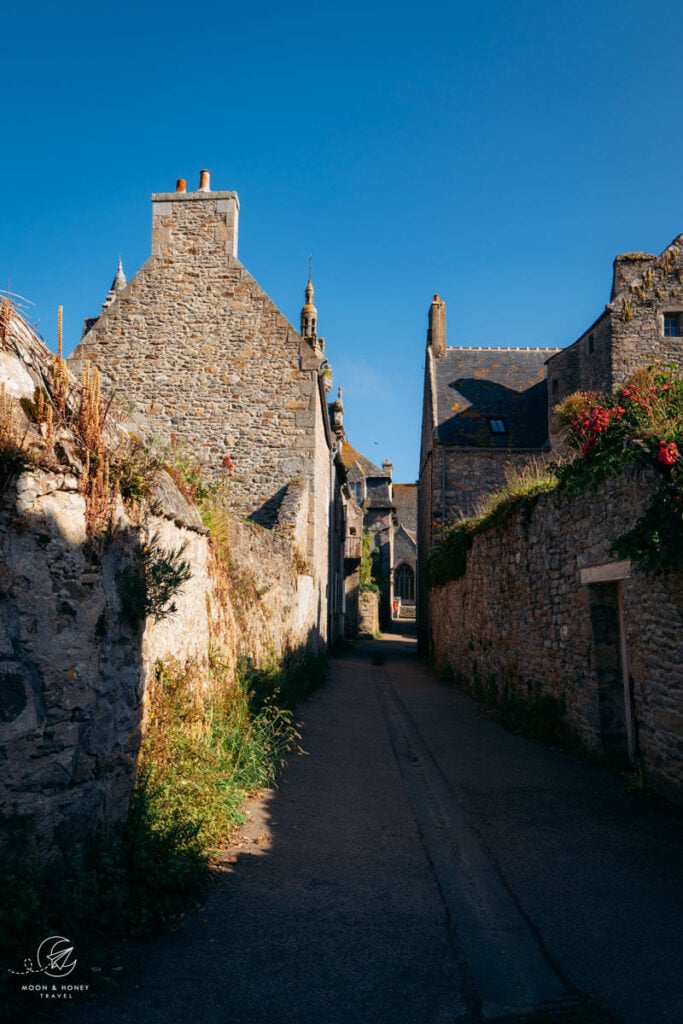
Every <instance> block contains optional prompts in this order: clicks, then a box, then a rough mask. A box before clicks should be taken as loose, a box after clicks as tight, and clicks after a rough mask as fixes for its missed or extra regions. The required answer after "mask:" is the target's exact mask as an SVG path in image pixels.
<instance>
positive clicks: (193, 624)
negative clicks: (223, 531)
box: [0, 315, 322, 854]
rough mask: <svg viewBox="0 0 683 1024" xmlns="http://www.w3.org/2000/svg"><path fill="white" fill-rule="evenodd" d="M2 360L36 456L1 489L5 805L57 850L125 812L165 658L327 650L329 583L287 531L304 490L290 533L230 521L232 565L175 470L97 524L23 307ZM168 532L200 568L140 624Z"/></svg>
mask: <svg viewBox="0 0 683 1024" xmlns="http://www.w3.org/2000/svg"><path fill="white" fill-rule="evenodd" d="M0 358H1V362H2V371H3V379H4V382H5V385H6V391H7V394H8V395H9V396H10V398H11V401H12V407H13V412H14V416H15V423H16V425H17V433H18V435H19V436H23V437H24V438H25V444H26V445H27V446H28V447H30V448H31V450H35V452H36V458H37V464H35V465H34V466H32V467H31V466H29V467H27V468H26V469H25V471H23V472H21V473H19V475H17V476H12V475H11V474H10V475H9V476H7V475H5V486H4V490H3V491H2V494H1V495H0V498H1V500H0V525H1V527H2V529H1V531H0V537H1V540H0V763H1V764H2V773H1V775H0V817H1V818H2V824H3V830H4V831H3V834H4V835H5V836H12V835H17V836H19V835H22V834H24V832H25V830H27V829H28V830H29V832H33V834H34V836H35V843H36V844H37V846H36V849H37V850H38V851H39V852H41V853H42V854H47V853H48V852H49V853H50V854H54V853H55V851H58V850H60V849H61V850H68V848H69V847H70V845H71V844H72V843H73V842H75V841H77V840H78V838H79V836H82V835H83V834H84V833H85V832H87V831H88V830H89V829H90V828H92V827H94V826H96V825H98V824H100V823H105V822H106V823H116V822H120V821H123V820H124V819H125V817H126V814H127V811H128V805H129V800H130V796H131V793H132V787H133V784H134V779H135V770H136V759H137V754H138V750H139V745H140V739H141V734H142V730H143V728H144V716H145V707H146V695H147V692H148V686H147V684H148V681H149V679H150V677H151V676H152V674H153V673H154V669H155V664H156V662H157V660H158V659H161V660H164V661H178V662H180V663H181V664H185V663H186V662H188V661H192V662H194V663H195V664H196V665H198V666H200V667H202V666H203V667H204V669H205V672H204V677H205V681H206V685H207V686H209V685H210V676H209V673H208V670H207V665H208V658H209V649H210V648H213V650H218V651H220V654H221V657H222V660H223V661H224V662H226V663H227V664H229V665H235V664H236V662H237V659H238V658H239V657H246V658H249V659H250V660H252V661H253V662H254V663H256V664H257V665H258V664H263V663H271V662H272V660H273V659H278V658H279V657H281V656H282V655H283V654H285V652H289V651H294V652H296V651H300V650H302V649H304V648H311V649H313V650H317V649H320V646H321V643H322V637H321V636H320V633H319V631H318V628H317V622H318V612H319V595H318V592H317V589H316V586H315V583H314V579H313V576H312V575H311V574H310V572H307V571H306V570H307V566H306V565H305V564H303V560H302V559H301V557H300V556H298V555H297V550H296V548H295V545H294V544H293V543H292V541H291V540H290V539H289V538H288V536H287V533H288V532H291V531H296V529H297V518H298V517H300V516H301V515H306V514H307V507H306V505H305V503H304V504H302V502H301V500H300V498H301V494H299V495H298V496H297V493H296V489H295V488H294V489H291V490H290V492H289V494H288V499H287V501H285V503H283V509H282V512H283V517H282V529H281V531H278V532H271V531H268V530H264V529H263V528H262V527H259V526H257V525H255V524H252V523H248V522H244V521H242V520H240V519H237V518H234V519H233V520H232V521H231V523H230V526H229V538H228V545H229V551H230V563H231V568H230V571H229V572H227V573H226V571H225V570H224V569H222V568H221V565H220V563H219V562H218V560H217V558H216V557H215V554H214V553H213V550H212V548H211V545H210V543H209V538H208V536H207V532H206V530H205V529H204V527H203V525H202V521H201V518H200V516H199V513H198V512H197V509H196V508H195V507H194V506H193V505H191V504H190V503H189V502H188V501H187V500H186V498H185V497H184V496H183V495H182V494H181V493H180V492H179V491H178V490H177V489H176V487H175V485H174V483H173V482H172V480H171V479H170V477H169V476H168V475H167V474H166V473H165V472H163V471H161V472H159V473H158V474H157V476H156V477H155V479H154V481H153V483H152V492H151V495H150V498H149V501H148V502H146V503H143V504H142V505H140V504H137V505H133V506H130V505H128V504H126V505H124V503H123V502H122V501H121V500H120V498H119V499H116V500H115V505H114V507H113V517H112V528H111V530H110V531H109V532H107V533H106V534H105V535H102V536H100V537H97V538H91V537H89V536H88V533H87V528H86V502H85V499H84V497H83V494H82V492H81V489H80V487H79V473H80V471H81V469H82V466H80V464H79V455H78V443H77V442H75V440H74V438H73V437H71V436H70V434H69V430H68V429H67V428H65V427H61V428H60V429H59V432H58V435H57V444H56V446H55V453H56V458H55V455H50V451H49V445H46V442H45V441H44V440H41V438H40V432H39V431H38V428H37V426H36V425H35V424H31V423H30V422H29V421H28V420H26V419H25V418H24V415H23V412H22V410H21V407H20V405H19V400H21V399H24V400H30V399H32V398H33V394H34V389H35V387H36V386H37V385H38V386H41V385H45V384H46V383H47V382H49V376H50V371H49V366H50V362H51V356H50V353H48V352H47V350H46V349H45V348H44V346H43V345H42V343H41V342H40V341H38V339H37V338H35V336H33V335H32V334H31V332H30V330H29V328H28V327H27V325H26V324H25V323H24V322H23V321H22V320H21V318H19V317H18V316H16V315H13V317H12V320H11V322H10V325H9V329H8V330H7V332H6V336H5V338H4V341H3V343H2V351H1V352H0ZM113 433H115V432H113ZM153 536H156V537H157V542H158V544H159V545H160V547H161V549H162V550H164V551H169V550H177V549H178V548H180V547H181V546H185V549H184V557H185V558H186V559H187V560H188V562H189V564H190V569H191V578H190V579H189V580H188V581H187V582H186V583H185V584H184V586H183V588H182V590H181V591H180V592H179V593H178V595H177V596H176V598H175V601H176V605H177V611H176V612H175V613H174V614H173V615H171V616H169V617H168V618H165V619H160V620H159V621H156V620H155V619H154V617H153V616H149V617H148V618H147V619H146V621H145V622H144V623H141V624H136V623H132V622H131V621H130V619H129V617H128V616H127V614H126V606H127V598H126V589H125V584H124V582H123V581H124V580H125V573H126V570H127V569H130V567H131V566H132V565H133V564H134V560H135V552H136V551H137V550H139V548H140V545H141V544H145V543H148V542H149V539H150V538H151V537H153Z"/></svg>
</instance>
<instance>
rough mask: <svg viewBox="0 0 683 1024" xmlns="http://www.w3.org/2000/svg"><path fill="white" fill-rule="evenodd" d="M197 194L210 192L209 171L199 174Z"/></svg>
mask: <svg viewBox="0 0 683 1024" xmlns="http://www.w3.org/2000/svg"><path fill="white" fill-rule="evenodd" d="M198 191H199V192H210V191H211V171H200V172H199V189H198Z"/></svg>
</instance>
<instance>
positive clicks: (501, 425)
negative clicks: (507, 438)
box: [489, 419, 508, 434]
mask: <svg viewBox="0 0 683 1024" xmlns="http://www.w3.org/2000/svg"><path fill="white" fill-rule="evenodd" d="M489 427H490V428H491V433H492V434H507V432H508V428H507V427H506V426H505V420H500V419H490V420H489Z"/></svg>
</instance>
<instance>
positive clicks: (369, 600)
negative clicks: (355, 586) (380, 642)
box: [358, 590, 379, 636]
mask: <svg viewBox="0 0 683 1024" xmlns="http://www.w3.org/2000/svg"><path fill="white" fill-rule="evenodd" d="M358 632H359V633H360V635H361V636H376V635H377V633H379V595H378V594H376V593H375V592H374V591H372V590H361V591H360V593H359V595H358Z"/></svg>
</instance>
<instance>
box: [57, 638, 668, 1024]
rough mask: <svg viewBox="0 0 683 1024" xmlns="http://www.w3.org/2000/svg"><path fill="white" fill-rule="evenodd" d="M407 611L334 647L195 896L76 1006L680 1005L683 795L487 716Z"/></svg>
mask: <svg viewBox="0 0 683 1024" xmlns="http://www.w3.org/2000/svg"><path fill="white" fill-rule="evenodd" d="M397 629H399V630H401V632H396V633H394V634H392V635H386V636H385V637H384V638H383V639H382V640H377V641H369V642H367V643H365V644H362V645H359V647H358V648H357V649H356V650H353V651H351V652H349V653H346V654H344V655H342V656H341V657H339V658H337V659H335V660H334V661H333V662H332V663H331V668H330V676H329V682H328V683H327V685H326V686H325V687H324V688H323V689H321V690H320V691H319V692H318V693H316V694H314V695H313V697H312V698H311V699H309V700H308V701H307V702H306V703H305V704H304V705H303V706H302V707H301V708H300V712H299V718H300V720H301V722H302V726H301V734H302V739H301V745H302V749H303V751H304V753H302V754H300V755H294V756H292V757H291V758H290V761H289V764H288V768H287V770H286V772H285V774H284V777H283V779H282V780H281V783H280V786H279V788H278V789H274V790H272V791H270V792H268V793H266V794H265V795H263V796H262V797H261V798H259V799H254V800H252V801H251V803H250V806H249V814H250V818H249V820H248V822H247V824H246V826H245V827H244V829H243V830H242V833H241V836H240V837H239V838H238V840H237V841H236V843H235V845H234V846H233V847H232V848H231V849H230V850H229V851H228V852H227V854H226V857H225V870H224V871H223V872H221V875H220V877H219V878H218V879H217V880H216V881H215V882H213V883H212V886H211V889H210V893H209V898H208V900H207V902H206V905H205V906H204V907H203V909H202V910H201V911H200V912H199V913H197V914H194V915H188V917H187V918H185V920H184V921H183V923H182V925H181V926H180V927H179V928H178V929H177V930H175V931H172V932H171V933H169V934H167V935H165V936H163V937H162V938H161V939H159V940H157V941H155V942H151V943H147V944H137V945H135V946H133V944H130V945H129V946H128V947H125V948H124V950H123V952H121V951H119V950H117V951H116V952H112V962H111V963H110V964H109V965H105V966H104V967H103V968H102V976H103V979H104V980H102V981H100V983H99V985H98V986H97V987H96V988H95V991H93V992H91V994H90V995H89V996H88V997H86V998H84V999H83V1000H81V1001H80V1002H79V1001H77V1000H75V1001H74V1002H72V1003H71V1004H70V1006H69V1008H68V1010H67V1009H65V1010H63V1011H62V1013H63V1014H64V1019H65V1020H67V1021H69V1022H73V1024H90V1022H95V1021H97V1022H98V1024H101V1022H105V1024H133V1022H135V1024H162V1022H163V1024H168V1022H173V1021H181V1020H193V1021H195V1022H197V1024H208V1022H212V1024H213V1022H220V1024H266V1022H267V1024H290V1022H294V1021H296V1022H305V1024H356V1022H359V1024H408V1022H410V1024H453V1022H456V1021H462V1022H468V1024H475V1022H484V1021H486V1022H493V1021H503V1020H505V1021H522V1020H525V1021H534V1022H537V1021H538V1022H560V1021H561V1022H562V1024H582V1022H584V1024H601V1022H605V1024H610V1022H611V1024H677V1022H679V1021H680V1019H681V1007H682V1006H683V949H682V945H681V937H680V922H681V920H682V919H683V877H682V872H681V864H682V863H683V829H682V828H681V814H680V812H679V811H678V810H676V809H675V808H672V807H670V806H668V805H667V804H665V803H664V802H662V801H658V800H655V799H653V798H650V797H648V796H645V795H643V794H636V793H632V792H629V791H628V790H627V787H626V785H625V782H624V780H623V779H622V778H621V777H620V776H619V775H618V774H616V773H614V774H612V773H609V772H607V771H606V770H604V769H603V768H600V767H597V766H594V765H592V764H590V763H588V762H586V761H582V760H580V759H578V758H577V757H575V756H574V755H572V754H568V753H565V752H563V751H561V750H558V749H556V748H553V747H551V746H547V745H545V744H542V743H538V742H535V741H530V740H527V739H524V738H522V737H520V736H517V735H514V734H512V733H510V732H507V731H505V730H504V729H503V728H501V727H500V726H499V725H498V724H496V723H494V722H491V721H487V720H484V719H482V718H480V717H479V715H478V713H477V708H476V706H475V705H474V704H473V703H472V702H471V701H470V700H468V699H467V698H465V697H464V696H462V695H461V694H460V693H459V692H458V691H457V690H456V689H455V688H454V686H453V684H452V683H449V682H446V681H443V680H441V679H439V678H438V677H437V676H436V675H435V673H434V672H433V670H432V669H430V668H429V667H427V666H425V665H424V664H422V663H421V662H419V661H418V659H417V655H416V649H415V641H414V637H413V636H411V635H410V632H409V631H410V629H411V626H410V625H405V626H404V625H401V626H399V627H397ZM79 955H80V966H79V975H80V977H79V979H78V980H79V981H82V980H84V979H85V980H87V974H88V967H87V959H88V954H87V951H85V950H82V951H80V954H79ZM53 1016H54V1015H53Z"/></svg>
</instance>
